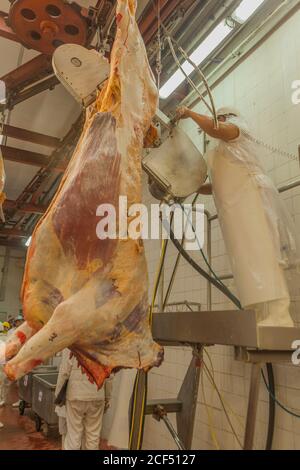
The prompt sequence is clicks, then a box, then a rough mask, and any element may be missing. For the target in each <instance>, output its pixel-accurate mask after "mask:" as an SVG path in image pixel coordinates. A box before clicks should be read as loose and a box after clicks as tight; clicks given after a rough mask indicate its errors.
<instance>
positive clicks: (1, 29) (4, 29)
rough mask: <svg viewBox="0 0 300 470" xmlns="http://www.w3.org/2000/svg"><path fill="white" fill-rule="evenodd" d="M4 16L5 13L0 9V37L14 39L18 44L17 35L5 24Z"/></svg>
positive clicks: (5, 15)
mask: <svg viewBox="0 0 300 470" xmlns="http://www.w3.org/2000/svg"><path fill="white" fill-rule="evenodd" d="M5 18H7V13H5V12H4V11H0V37H1V38H5V39H10V40H11V41H15V42H18V43H19V44H20V40H19V39H18V36H17V35H16V33H15V32H14V31H13V30H12V29H11V28H10V27H9V26H7V24H6V21H5Z"/></svg>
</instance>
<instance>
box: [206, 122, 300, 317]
mask: <svg viewBox="0 0 300 470" xmlns="http://www.w3.org/2000/svg"><path fill="white" fill-rule="evenodd" d="M227 122H230V123H232V124H235V125H236V126H237V127H239V129H240V135H239V137H238V138H237V139H236V140H234V141H230V142H224V141H219V142H218V145H217V146H216V148H215V149H214V150H212V151H211V152H209V155H208V165H209V168H210V177H211V180H212V184H213V191H214V197H215V202H216V206H217V210H218V214H219V219H220V224H221V228H222V232H223V236H224V240H225V244H226V248H227V251H228V254H229V258H230V262H231V265H232V270H233V274H234V278H235V282H236V286H237V289H238V294H239V296H240V300H241V302H242V305H243V306H244V307H249V306H253V305H255V304H257V303H263V302H269V301H274V300H277V299H289V294H288V289H287V284H286V280H285V276H284V269H287V268H290V267H291V266H292V265H293V266H294V265H295V264H297V263H298V264H299V253H300V251H299V243H298V240H297V236H296V230H295V227H294V224H293V220H292V218H291V216H290V215H289V213H288V211H287V209H286V208H285V206H284V203H283V202H282V201H281V199H280V195H279V193H278V191H277V189H276V187H275V186H274V184H273V182H272V181H271V179H270V178H269V177H268V176H267V174H266V173H265V170H264V168H263V166H262V164H261V162H262V161H263V159H264V157H265V155H264V153H263V152H265V150H264V149H263V147H262V146H260V145H259V144H256V143H254V142H253V139H251V134H250V132H249V129H248V126H247V123H246V122H245V121H244V120H243V118H241V117H234V116H231V117H230V118H228V119H227ZM287 303H288V304H289V302H287ZM287 310H288V309H287Z"/></svg>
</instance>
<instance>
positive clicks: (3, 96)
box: [0, 80, 6, 104]
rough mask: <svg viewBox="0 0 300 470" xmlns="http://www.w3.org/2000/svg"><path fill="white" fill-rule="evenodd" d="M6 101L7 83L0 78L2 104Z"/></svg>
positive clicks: (0, 101)
mask: <svg viewBox="0 0 300 470" xmlns="http://www.w3.org/2000/svg"><path fill="white" fill-rule="evenodd" d="M5 103H6V85H5V82H4V81H3V80H0V104H5Z"/></svg>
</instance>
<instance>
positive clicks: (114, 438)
mask: <svg viewBox="0 0 300 470" xmlns="http://www.w3.org/2000/svg"><path fill="white" fill-rule="evenodd" d="M136 372H137V371H136V369H124V370H121V371H120V372H118V373H117V374H116V375H115V377H114V386H113V392H112V400H111V408H110V410H109V412H108V413H107V414H106V415H104V429H103V431H102V438H104V439H107V440H108V444H109V445H110V446H113V447H116V448H118V449H128V444H129V428H130V422H129V405H130V400H131V396H132V393H133V388H134V382H135V378H136Z"/></svg>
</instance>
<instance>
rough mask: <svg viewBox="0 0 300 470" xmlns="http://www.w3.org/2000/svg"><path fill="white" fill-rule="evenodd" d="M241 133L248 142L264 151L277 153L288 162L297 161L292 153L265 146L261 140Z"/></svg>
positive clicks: (246, 133) (268, 145)
mask: <svg viewBox="0 0 300 470" xmlns="http://www.w3.org/2000/svg"><path fill="white" fill-rule="evenodd" d="M243 133H244V134H245V135H246V137H247V138H248V139H249V140H251V141H252V142H254V143H255V144H258V145H261V146H262V147H264V148H265V149H266V150H269V151H270V152H271V153H277V154H278V155H281V156H282V157H286V158H288V159H289V160H292V161H299V157H297V156H296V155H294V154H292V153H289V152H286V151H285V150H281V149H279V148H277V147H273V146H272V145H270V144H267V143H266V142H264V141H263V140H260V139H256V138H255V137H253V136H252V135H251V134H249V133H248V132H246V131H243Z"/></svg>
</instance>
